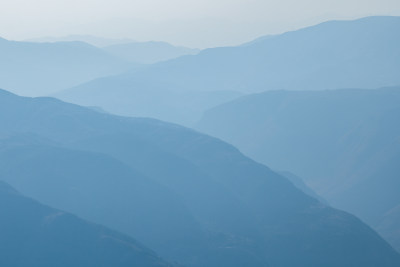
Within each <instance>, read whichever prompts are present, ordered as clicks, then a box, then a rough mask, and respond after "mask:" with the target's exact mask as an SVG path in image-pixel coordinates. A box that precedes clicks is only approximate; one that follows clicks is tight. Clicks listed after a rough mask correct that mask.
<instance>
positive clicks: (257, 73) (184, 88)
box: [56, 17, 400, 125]
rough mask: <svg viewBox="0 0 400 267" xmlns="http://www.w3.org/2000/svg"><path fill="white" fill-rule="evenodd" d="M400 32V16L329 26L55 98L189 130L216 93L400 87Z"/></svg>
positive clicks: (159, 67)
mask: <svg viewBox="0 0 400 267" xmlns="http://www.w3.org/2000/svg"><path fill="white" fill-rule="evenodd" d="M399 28H400V17H367V18H363V19H359V20H354V21H330V22H325V23H322V24H319V25H316V26H313V27H308V28H304V29H300V30H297V31H293V32H287V33H284V34H280V35H273V36H267V37H264V38H259V39H257V40H255V41H253V42H250V43H247V44H245V45H242V46H238V47H222V48H215V49H206V50H204V51H202V52H200V53H199V54H198V55H195V56H183V57H180V58H177V59H174V60H169V61H166V62H162V63H158V64H154V65H151V66H149V67H148V68H145V69H142V70H139V71H137V72H134V73H129V74H123V75H120V76H113V77H108V78H107V77H106V78H101V79H99V80H95V81H91V82H88V83H86V84H81V85H79V86H78V87H75V88H72V89H70V90H66V91H64V92H62V93H60V94H58V95H56V96H57V97H59V98H61V99H63V100H65V101H69V102H73V103H77V104H80V105H90V106H101V107H103V108H104V109H106V110H108V111H110V112H115V113H118V114H121V115H129V116H132V115H133V116H145V117H147V116H151V117H155V118H159V119H163V120H168V121H172V122H177V123H181V124H186V125H190V123H191V122H193V121H194V120H196V118H197V117H198V113H199V112H201V111H204V108H206V107H207V106H208V107H209V106H210V104H211V103H213V102H212V99H214V94H213V92H221V91H228V92H241V93H251V92H259V91H266V90H276V89H290V90H305V89H306V90H325V89H338V88H378V87H382V86H396V85H398V84H400V75H398V74H399V72H400V35H399V34H398V29H399ZM188 92H192V95H191V96H190V95H189V93H188ZM199 92H207V93H203V94H208V96H207V99H209V100H207V101H205V103H207V104H206V105H198V104H197V103H196V99H197V98H198V95H199ZM161 95H162V97H160V98H162V99H157V96H161ZM137 99H140V104H139V103H138V102H139V101H137ZM200 99H202V98H200ZM201 101H203V99H202V100H201ZM214 103H215V101H214ZM220 103H221V102H220ZM186 104H188V106H189V108H187V107H186ZM150 106H151V107H152V108H151V109H149V108H146V107H150ZM190 106H194V107H196V111H193V110H191V109H190ZM198 110H200V111H198ZM179 114H185V116H186V117H187V118H185V119H182V118H181V117H179V116H180V115H179Z"/></svg>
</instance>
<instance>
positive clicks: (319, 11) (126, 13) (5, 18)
mask: <svg viewBox="0 0 400 267" xmlns="http://www.w3.org/2000/svg"><path fill="white" fill-rule="evenodd" d="M379 15H389V16H399V15H400V3H399V1H397V0H383V1H377V0H368V1H362V2H361V1H359V0H350V1H342V0H339V1H331V0H329V1H317V0H303V1H294V0H284V1H276V0H267V1H266V0H264V1H262V0H250V1H249V0H247V1H245V0H234V1H232V0H231V1H227V0H219V1H209V0H203V1H199V0H189V1H188V0H186V1H183V0H172V1H168V2H167V1H162V0H150V1H143V0H135V1H127V0H114V1H111V0H96V1H94V0H80V1H78V0H69V1H65V0H56V1H50V0H38V1H34V2H33V1H29V0H17V1H16V0H2V1H1V4H0V36H1V37H3V38H6V39H11V40H26V39H30V38H38V37H44V36H56V37H57V36H58V37H60V36H67V35H74V34H79V35H94V36H99V37H107V38H131V39H134V40H137V41H150V40H155V41H166V42H169V43H172V44H175V45H182V46H187V47H194V48H210V47H217V46H231V45H238V44H241V43H244V42H246V41H249V40H252V39H255V38H257V37H259V36H263V35H268V34H279V33H282V32H286V31H291V30H296V29H299V28H302V27H307V26H310V25H314V24H318V23H321V22H324V21H328V20H348V19H357V18H361V17H366V16H379Z"/></svg>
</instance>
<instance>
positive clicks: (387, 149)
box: [197, 87, 400, 251]
mask: <svg viewBox="0 0 400 267" xmlns="http://www.w3.org/2000/svg"><path fill="white" fill-rule="evenodd" d="M399 118H400V88H399V87H392V88H382V89H378V90H361V89H346V90H328V91H318V92H315V91H302V92H295V91H271V92H265V93H260V94H253V95H248V96H244V97H242V98H239V99H237V100H234V101H232V102H229V103H226V104H223V105H220V106H218V107H215V108H213V109H211V110H209V111H207V112H206V113H205V115H204V117H203V119H202V120H201V121H200V122H199V123H198V126H197V129H199V130H201V131H204V132H206V133H208V134H211V135H213V136H216V137H219V138H221V139H223V140H225V141H227V142H230V143H232V144H233V145H235V146H237V147H238V148H239V149H240V150H241V151H243V153H245V154H246V155H248V156H250V157H252V158H253V159H255V160H257V161H259V162H262V163H264V164H267V165H268V166H271V167H272V168H274V169H280V170H288V171H291V172H293V173H295V174H298V175H299V176H300V177H302V178H304V179H305V181H306V183H307V184H308V185H310V186H311V187H312V188H313V189H314V190H315V191H316V192H318V193H319V195H321V196H322V197H323V198H325V199H326V200H327V201H328V202H329V203H330V204H332V206H333V207H337V208H340V209H344V210H346V211H349V212H351V213H353V214H356V215H358V216H360V218H362V219H363V220H365V221H366V222H368V223H369V224H370V225H372V226H373V227H375V228H376V229H378V230H379V231H380V233H382V235H383V236H384V237H385V238H387V240H390V241H391V242H392V244H393V245H394V246H396V248H397V249H398V250H399V251H400V246H399V242H400V238H399V237H400V236H399V234H398V233H399V232H400V221H399V209H398V207H399V204H400V194H399V188H400V180H399V173H400V124H399Z"/></svg>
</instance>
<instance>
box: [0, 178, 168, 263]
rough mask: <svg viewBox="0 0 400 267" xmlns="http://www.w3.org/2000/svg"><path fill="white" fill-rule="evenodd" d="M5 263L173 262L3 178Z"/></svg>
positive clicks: (0, 259) (0, 225)
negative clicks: (25, 193)
mask: <svg viewBox="0 0 400 267" xmlns="http://www.w3.org/2000/svg"><path fill="white" fill-rule="evenodd" d="M0 214H1V220H0V237H1V238H0V248H1V253H0V265H1V266H15V267H32V266H43V267H63V266H65V267H67V266H68V267H69V266H82V267H83V266H85V267H89V266H93V267H98V266H107V267H109V266H121V267H122V266H127V267H128V266H149V267H150V266H151V267H153V266H154V267H156V266H157V267H161V266H165V267H166V266H172V265H171V264H168V263H166V262H165V261H163V260H161V259H160V258H159V257H157V256H156V254H155V253H154V252H153V251H151V250H149V249H147V248H145V247H144V246H142V245H141V244H139V243H138V242H137V241H135V240H133V239H132V238H130V237H128V236H126V235H123V234H120V233H117V232H114V231H111V230H109V229H107V228H105V227H103V226H100V225H97V224H93V223H89V222H86V221H84V220H82V219H79V218H78V217H76V216H74V215H71V214H69V213H66V212H62V211H60V210H56V209H53V208H50V207H48V206H45V205H42V204H40V203H38V202H36V201H34V200H33V199H31V198H27V197H25V196H23V195H21V194H19V193H18V192H17V191H15V190H14V189H13V188H12V187H11V186H9V185H8V184H6V183H4V182H1V181H0Z"/></svg>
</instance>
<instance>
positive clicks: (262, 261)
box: [0, 91, 400, 267]
mask: <svg viewBox="0 0 400 267" xmlns="http://www.w3.org/2000/svg"><path fill="white" fill-rule="evenodd" d="M0 124H1V125H2V127H1V128H0V136H1V137H2V139H1V140H2V143H1V146H0V148H1V149H0V158H1V160H0V180H4V181H6V182H7V183H9V184H11V185H12V186H14V187H15V188H16V189H17V190H19V191H20V192H21V193H23V194H25V195H27V196H29V197H32V198H34V199H37V200H39V201H40V202H42V203H45V204H46V205H51V206H54V207H55V208H59V209H62V210H66V211H68V212H72V213H75V214H77V215H79V216H80V217H82V218H84V219H88V220H91V221H94V222H96V223H101V224H103V225H105V226H107V227H111V228H113V229H116V230H118V231H120V232H123V233H125V234H129V235H131V236H133V237H134V238H136V239H137V240H139V241H140V242H141V243H143V244H145V245H146V246H149V247H150V248H152V249H154V250H155V251H156V252H157V253H158V254H159V255H160V256H162V257H163V258H165V259H167V260H169V261H176V262H179V263H182V264H184V265H186V266H255V267H256V266H335V267H338V266H340V267H342V266H349V267H350V266H367V267H368V266H371V267H372V266H393V267H394V266H399V264H400V255H399V254H398V253H396V252H395V251H394V250H393V248H392V247H391V246H390V245H388V243H386V242H385V241H384V240H383V239H382V238H381V237H380V236H379V235H378V234H376V233H375V232H374V231H373V230H372V229H371V228H369V227H368V226H366V225H365V224H364V223H363V222H361V221H360V220H359V219H357V218H355V217H354V216H352V215H350V214H348V213H345V212H342V211H338V210H335V209H333V208H330V207H328V206H325V205H324V204H322V203H320V202H319V201H317V200H316V199H314V198H312V197H310V196H308V195H306V194H304V193H303V192H302V191H300V190H298V189H297V188H296V187H295V186H293V184H291V183H290V182H289V181H288V180H287V179H286V178H284V177H283V176H281V175H279V174H277V173H275V172H273V171H271V170H270V169H269V168H267V167H266V166H264V165H261V164H258V163H256V162H254V161H253V160H251V159H249V158H247V157H245V156H244V155H243V154H241V153H240V152H239V151H238V150H237V149H236V148H234V147H232V146H231V145H229V144H227V143H224V142H222V141H220V140H218V139H215V138H213V137H210V136H207V135H204V134H201V133H198V132H196V131H193V130H190V129H186V128H184V127H181V126H178V125H174V124H168V123H164V122H161V121H158V120H151V119H139V118H127V117H118V116H113V115H109V114H105V113H97V112H95V111H93V110H91V109H87V108H83V107H79V106H76V105H72V104H67V103H63V102H61V101H58V100H55V99H52V98H25V97H18V96H16V95H13V94H11V93H8V92H6V91H0Z"/></svg>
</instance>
